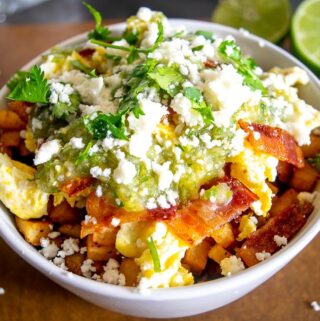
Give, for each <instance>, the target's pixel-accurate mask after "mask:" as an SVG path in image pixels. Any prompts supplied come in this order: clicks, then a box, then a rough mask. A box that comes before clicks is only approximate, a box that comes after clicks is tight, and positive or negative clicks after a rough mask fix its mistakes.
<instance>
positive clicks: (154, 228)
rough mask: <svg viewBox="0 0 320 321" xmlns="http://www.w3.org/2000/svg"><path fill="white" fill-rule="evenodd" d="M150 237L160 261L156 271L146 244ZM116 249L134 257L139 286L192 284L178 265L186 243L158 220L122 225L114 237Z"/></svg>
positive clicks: (186, 273) (192, 280)
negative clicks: (137, 270)
mask: <svg viewBox="0 0 320 321" xmlns="http://www.w3.org/2000/svg"><path fill="white" fill-rule="evenodd" d="M150 238H152V240H153V243H154V245H155V248H156V250H157V253H158V257H159V260H160V272H156V271H155V269H154V261H153V258H152V255H151V252H150V250H149V248H148V246H147V239H150ZM116 249H117V250H118V251H119V252H120V253H121V254H123V255H125V256H127V257H131V258H135V261H136V263H137V264H138V266H139V267H140V270H141V273H140V275H139V285H138V287H139V288H140V289H144V288H146V289H147V288H159V287H172V286H182V285H188V284H193V283H194V279H193V276H192V274H191V273H189V271H188V270H186V269H185V268H184V267H183V266H182V265H181V260H182V258H183V257H184V255H185V252H186V250H187V249H188V245H187V244H186V243H185V242H184V241H183V240H181V239H180V238H178V237H177V236H175V235H174V234H173V233H172V232H170V230H169V229H168V227H167V226H166V224H164V223H162V222H138V223H127V224H123V225H122V226H121V228H120V231H119V232H118V235H117V239H116Z"/></svg>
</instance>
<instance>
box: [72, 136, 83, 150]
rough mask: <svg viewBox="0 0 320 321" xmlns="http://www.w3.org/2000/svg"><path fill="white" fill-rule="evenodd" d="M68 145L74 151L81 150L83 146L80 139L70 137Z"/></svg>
mask: <svg viewBox="0 0 320 321" xmlns="http://www.w3.org/2000/svg"><path fill="white" fill-rule="evenodd" d="M70 145H71V146H72V147H73V148H75V149H81V148H83V147H84V146H85V144H84V143H83V141H82V138H81V137H72V138H71V139H70Z"/></svg>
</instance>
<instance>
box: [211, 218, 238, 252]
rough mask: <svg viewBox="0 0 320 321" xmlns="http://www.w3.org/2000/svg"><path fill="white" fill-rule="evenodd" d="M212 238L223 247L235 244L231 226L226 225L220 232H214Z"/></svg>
mask: <svg viewBox="0 0 320 321" xmlns="http://www.w3.org/2000/svg"><path fill="white" fill-rule="evenodd" d="M211 237H212V238H213V239H214V240H215V241H216V242H217V243H218V244H220V245H221V246H222V247H224V248H227V247H228V246H230V245H231V244H232V243H233V242H234V235H233V230H232V226H231V224H230V223H226V224H224V225H223V226H222V227H221V228H220V229H219V230H216V231H214V232H212V233H211Z"/></svg>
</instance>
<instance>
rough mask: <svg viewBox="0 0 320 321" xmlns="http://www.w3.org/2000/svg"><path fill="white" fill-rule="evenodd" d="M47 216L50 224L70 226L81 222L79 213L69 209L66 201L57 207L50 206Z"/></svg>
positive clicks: (75, 209)
mask: <svg viewBox="0 0 320 321" xmlns="http://www.w3.org/2000/svg"><path fill="white" fill-rule="evenodd" d="M48 214H49V217H50V219H51V220H52V222H54V223H58V224H72V223H78V222H80V221H81V219H82V217H81V211H80V210H79V209H78V208H75V207H71V206H70V205H69V203H68V202H67V201H63V202H62V203H60V204H59V205H58V206H55V207H54V206H51V208H49V210H48Z"/></svg>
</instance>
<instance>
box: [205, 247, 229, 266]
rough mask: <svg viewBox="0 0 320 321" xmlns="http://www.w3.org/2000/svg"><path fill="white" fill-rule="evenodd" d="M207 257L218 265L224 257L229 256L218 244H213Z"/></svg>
mask: <svg viewBox="0 0 320 321" xmlns="http://www.w3.org/2000/svg"><path fill="white" fill-rule="evenodd" d="M208 256H209V258H210V259H212V260H213V261H215V262H217V263H219V264H220V262H221V261H222V260H223V259H225V258H226V257H229V256H231V253H229V252H228V251H227V250H225V249H224V248H223V247H222V246H221V245H220V244H215V245H214V246H213V247H212V248H211V249H210V251H209V253H208Z"/></svg>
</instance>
